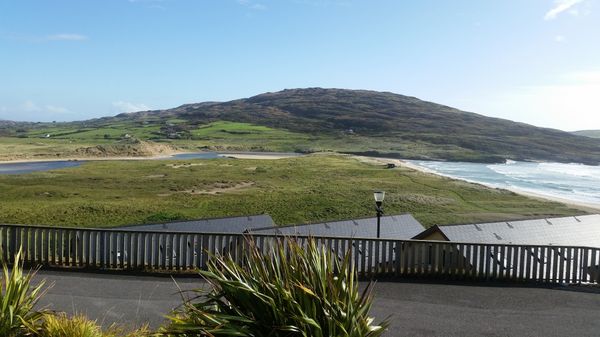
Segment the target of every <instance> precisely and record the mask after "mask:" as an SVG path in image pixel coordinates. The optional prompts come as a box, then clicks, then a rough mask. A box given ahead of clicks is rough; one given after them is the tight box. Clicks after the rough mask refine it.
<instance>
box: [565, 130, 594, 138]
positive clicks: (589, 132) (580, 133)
mask: <svg viewBox="0 0 600 337" xmlns="http://www.w3.org/2000/svg"><path fill="white" fill-rule="evenodd" d="M571 133H572V134H575V135H578V136H584V137H590V138H600V130H581V131H574V132H571Z"/></svg>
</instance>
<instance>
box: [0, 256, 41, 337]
mask: <svg viewBox="0 0 600 337" xmlns="http://www.w3.org/2000/svg"><path fill="white" fill-rule="evenodd" d="M2 271H3V272H2V278H1V279H0V287H1V291H0V336H3V337H21V336H26V335H28V334H29V333H31V332H32V331H33V330H35V329H36V327H37V326H38V324H39V322H40V320H41V318H42V316H43V312H41V311H37V310H35V305H36V304H37V302H38V301H39V299H40V298H41V297H42V295H43V294H44V292H45V291H46V289H45V288H44V284H45V282H44V281H41V282H40V283H39V284H38V285H37V286H35V287H32V285H31V280H32V278H33V276H34V275H35V271H29V272H27V273H24V272H23V260H22V259H21V252H20V251H19V252H18V253H17V254H16V255H15V257H14V263H13V266H12V269H9V267H8V264H7V263H5V262H3V265H2Z"/></svg>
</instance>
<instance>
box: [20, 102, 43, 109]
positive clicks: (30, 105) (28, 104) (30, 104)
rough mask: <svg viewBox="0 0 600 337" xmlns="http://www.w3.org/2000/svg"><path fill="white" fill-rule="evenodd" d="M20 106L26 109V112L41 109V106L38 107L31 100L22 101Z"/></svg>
mask: <svg viewBox="0 0 600 337" xmlns="http://www.w3.org/2000/svg"><path fill="white" fill-rule="evenodd" d="M20 108H21V110H23V111H26V112H38V111H41V110H42V108H40V107H39V106H38V105H37V104H35V102H33V101H25V102H23V104H21V106H20Z"/></svg>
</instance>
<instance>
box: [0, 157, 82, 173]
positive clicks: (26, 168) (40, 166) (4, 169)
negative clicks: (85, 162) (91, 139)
mask: <svg viewBox="0 0 600 337" xmlns="http://www.w3.org/2000/svg"><path fill="white" fill-rule="evenodd" d="M79 165H81V162H78V161H68V160H63V161H37V162H29V163H8V164H0V174H23V173H31V172H38V171H50V170H58V169H62V168H67V167H76V166H79Z"/></svg>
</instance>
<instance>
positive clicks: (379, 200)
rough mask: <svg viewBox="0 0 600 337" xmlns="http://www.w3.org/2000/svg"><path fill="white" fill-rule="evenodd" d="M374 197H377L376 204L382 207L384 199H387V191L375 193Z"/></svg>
mask: <svg viewBox="0 0 600 337" xmlns="http://www.w3.org/2000/svg"><path fill="white" fill-rule="evenodd" d="M373 197H375V203H376V204H377V205H381V204H382V203H383V199H384V198H385V191H375V192H373Z"/></svg>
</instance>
